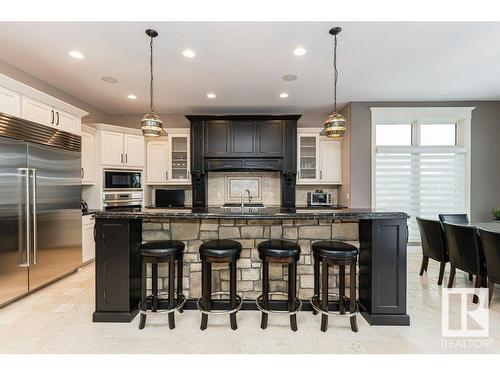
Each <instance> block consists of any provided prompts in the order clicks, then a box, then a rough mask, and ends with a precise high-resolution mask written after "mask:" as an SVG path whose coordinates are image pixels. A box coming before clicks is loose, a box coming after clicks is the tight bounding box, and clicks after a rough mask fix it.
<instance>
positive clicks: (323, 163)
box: [319, 139, 342, 184]
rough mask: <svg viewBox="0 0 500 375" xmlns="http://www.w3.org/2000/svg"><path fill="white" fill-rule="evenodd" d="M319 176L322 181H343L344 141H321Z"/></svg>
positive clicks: (338, 182)
mask: <svg viewBox="0 0 500 375" xmlns="http://www.w3.org/2000/svg"><path fill="white" fill-rule="evenodd" d="M319 178H320V181H321V183H325V184H326V183H331V184H341V183H342V141H340V140H333V139H332V140H321V139H320V141H319Z"/></svg>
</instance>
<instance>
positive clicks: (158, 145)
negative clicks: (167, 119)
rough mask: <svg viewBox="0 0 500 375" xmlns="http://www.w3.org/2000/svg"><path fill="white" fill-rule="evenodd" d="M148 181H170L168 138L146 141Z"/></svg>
mask: <svg viewBox="0 0 500 375" xmlns="http://www.w3.org/2000/svg"><path fill="white" fill-rule="evenodd" d="M146 150H147V151H146V181H147V183H148V184H163V183H166V182H167V181H168V166H169V149H168V140H166V139H164V140H159V141H149V142H147V143H146Z"/></svg>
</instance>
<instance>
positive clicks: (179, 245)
mask: <svg viewBox="0 0 500 375" xmlns="http://www.w3.org/2000/svg"><path fill="white" fill-rule="evenodd" d="M183 251H184V243H183V242H182V241H173V240H158V241H148V242H146V243H143V244H142V245H141V246H139V252H140V254H141V255H143V256H146V257H157V258H162V257H168V256H171V255H178V254H180V253H182V252H183Z"/></svg>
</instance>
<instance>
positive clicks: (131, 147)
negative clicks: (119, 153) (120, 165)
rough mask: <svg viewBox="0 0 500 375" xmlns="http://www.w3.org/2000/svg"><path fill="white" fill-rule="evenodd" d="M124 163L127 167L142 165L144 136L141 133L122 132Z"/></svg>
mask: <svg viewBox="0 0 500 375" xmlns="http://www.w3.org/2000/svg"><path fill="white" fill-rule="evenodd" d="M123 154H124V157H123V158H124V165H126V166H128V167H144V137H143V136H142V135H134V134H124V138H123Z"/></svg>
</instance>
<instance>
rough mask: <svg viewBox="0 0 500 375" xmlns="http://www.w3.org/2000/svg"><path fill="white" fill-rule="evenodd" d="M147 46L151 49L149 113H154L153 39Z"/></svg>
mask: <svg viewBox="0 0 500 375" xmlns="http://www.w3.org/2000/svg"><path fill="white" fill-rule="evenodd" d="M149 46H150V48H151V55H150V59H149V67H150V71H151V83H150V85H149V106H150V107H151V113H154V109H153V38H151V41H150V43H149Z"/></svg>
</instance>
